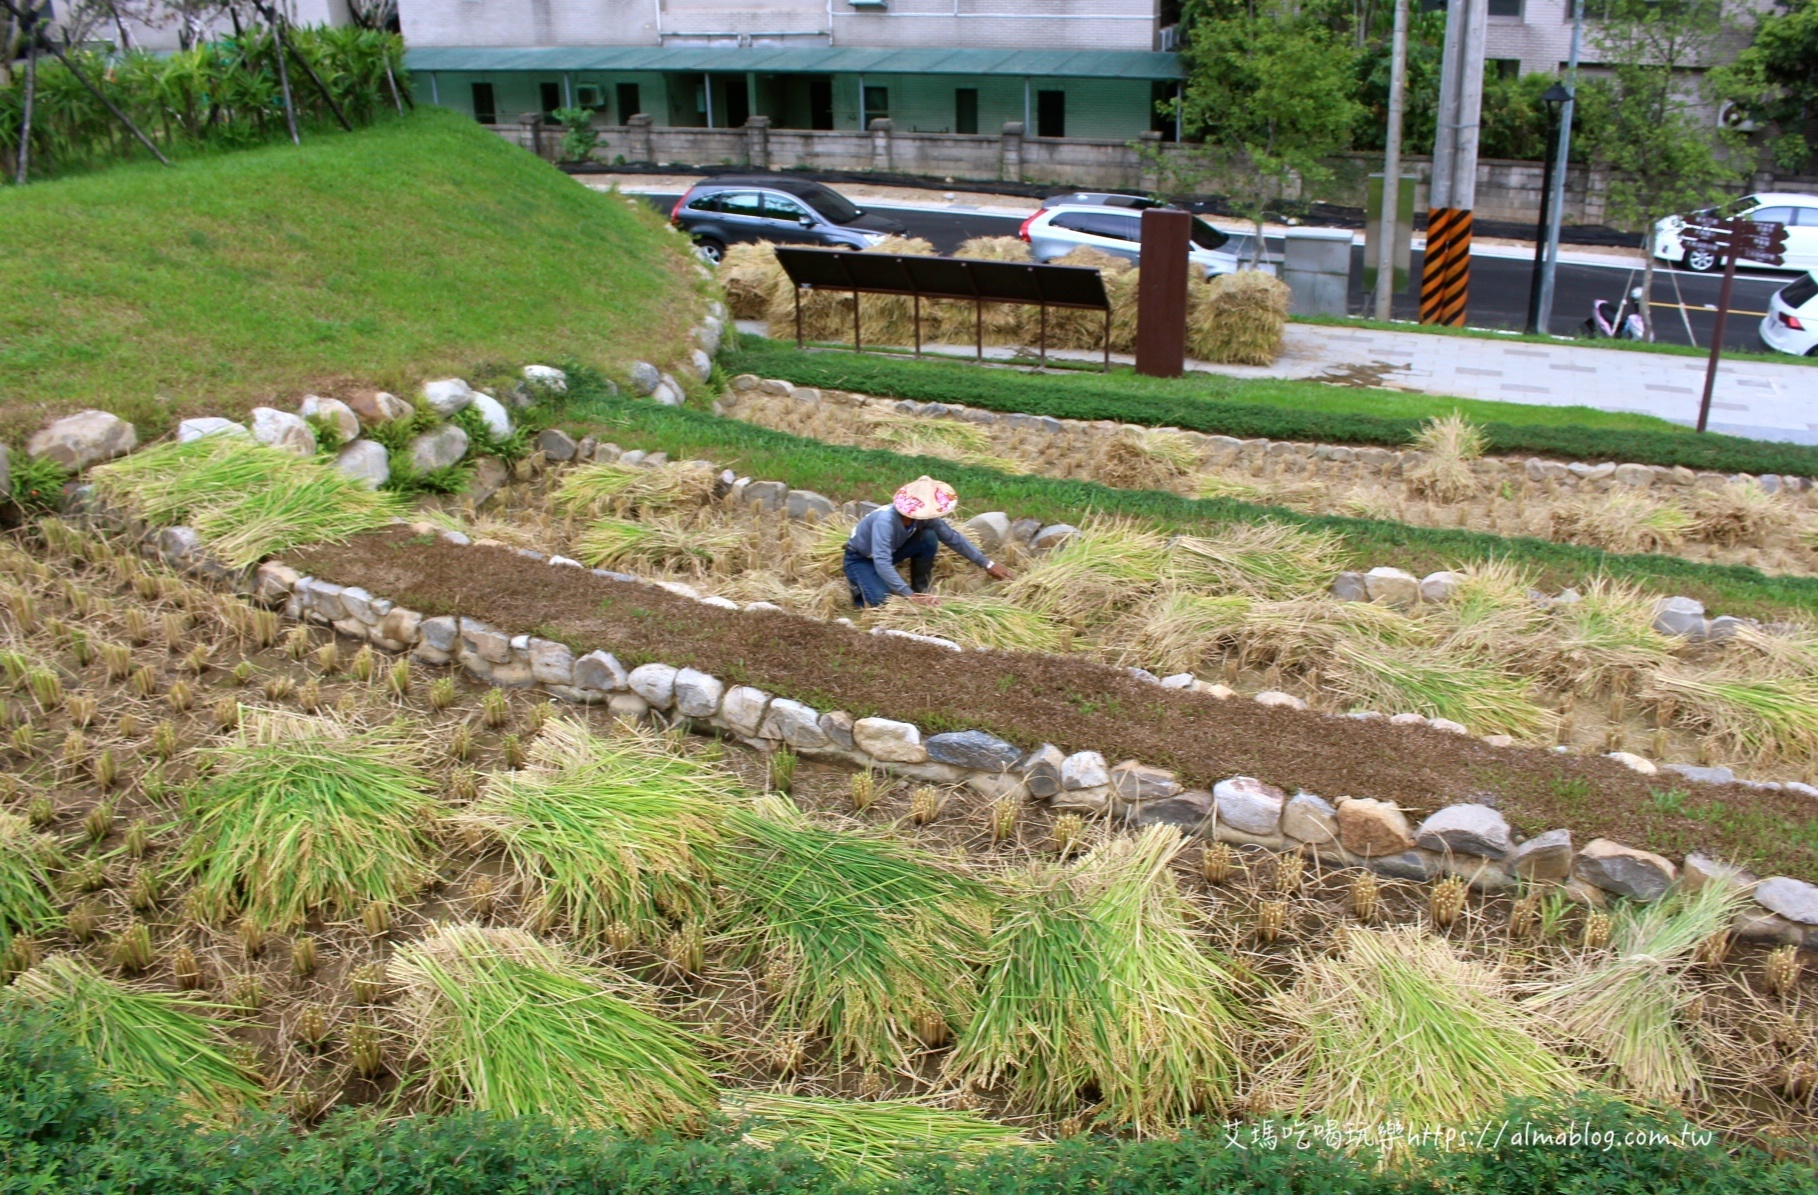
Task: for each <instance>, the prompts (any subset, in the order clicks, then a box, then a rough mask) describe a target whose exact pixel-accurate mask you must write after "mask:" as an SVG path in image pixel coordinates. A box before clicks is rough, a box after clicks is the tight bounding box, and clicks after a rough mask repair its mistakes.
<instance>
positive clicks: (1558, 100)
mask: <svg viewBox="0 0 1818 1195" xmlns="http://www.w3.org/2000/svg"><path fill="white" fill-rule="evenodd" d="M1571 98H1572V93H1571V92H1570V91H1568V90H1567V89H1566V88H1565V87H1564V86H1562V85H1560V84H1558V83H1555V84H1553V86H1551V87H1549V88H1547V89H1546V90H1545V91H1544V92H1542V93H1541V96H1540V102H1541V103H1543V104H1545V105H1546V106H1547V159H1546V164H1545V165H1544V166H1543V167H1542V173H1541V180H1540V221H1539V223H1538V224H1537V225H1536V227H1535V229H1534V275H1533V279H1532V280H1531V281H1530V282H1529V283H1528V326H1527V333H1528V335H1529V336H1534V335H1538V334H1539V333H1540V332H1541V326H1540V292H1541V286H1542V275H1543V274H1544V273H1545V271H1546V262H1547V231H1548V229H1550V228H1551V227H1552V214H1553V150H1554V147H1555V143H1556V142H1557V141H1558V139H1559V111H1560V109H1561V108H1563V107H1564V106H1565V105H1566V103H1567V102H1568V101H1569V100H1571Z"/></svg>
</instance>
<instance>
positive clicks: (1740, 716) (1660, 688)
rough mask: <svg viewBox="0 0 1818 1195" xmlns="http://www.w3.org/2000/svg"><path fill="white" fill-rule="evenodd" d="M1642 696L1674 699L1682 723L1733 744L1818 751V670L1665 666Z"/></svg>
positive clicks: (1751, 749) (1758, 750)
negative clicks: (1787, 673) (1782, 672)
mask: <svg viewBox="0 0 1818 1195" xmlns="http://www.w3.org/2000/svg"><path fill="white" fill-rule="evenodd" d="M1642 699H1643V700H1645V701H1651V702H1654V703H1656V704H1661V705H1665V704H1668V703H1670V704H1671V706H1672V709H1673V718H1674V720H1675V721H1676V722H1678V723H1679V724H1680V725H1681V726H1684V727H1686V728H1688V729H1691V730H1695V731H1698V732H1700V733H1703V734H1710V735H1715V736H1716V737H1717V738H1718V739H1720V740H1721V741H1723V742H1724V743H1725V744H1727V745H1728V746H1729V747H1730V748H1731V749H1733V750H1735V751H1738V752H1742V753H1745V754H1748V755H1752V756H1755V757H1758V758H1765V757H1767V756H1769V755H1772V754H1776V753H1777V754H1781V755H1787V756H1792V757H1794V758H1800V759H1809V758H1811V757H1812V756H1813V755H1815V754H1818V676H1792V677H1782V676H1772V675H1764V674H1761V673H1759V672H1757V671H1754V670H1751V669H1747V668H1739V667H1734V666H1732V667H1730V668H1726V669H1724V670H1722V671H1717V672H1705V673H1697V672H1692V671H1690V670H1688V669H1684V668H1664V669H1661V670H1660V671H1658V672H1656V673H1654V675H1653V676H1652V677H1651V678H1650V679H1649V681H1648V684H1647V687H1646V689H1644V690H1643V692H1642Z"/></svg>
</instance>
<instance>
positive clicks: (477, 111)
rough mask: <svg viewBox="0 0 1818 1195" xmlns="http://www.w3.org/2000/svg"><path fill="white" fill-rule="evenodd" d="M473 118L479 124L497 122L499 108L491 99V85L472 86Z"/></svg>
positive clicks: (479, 84) (476, 84) (478, 84)
mask: <svg viewBox="0 0 1818 1195" xmlns="http://www.w3.org/2000/svg"><path fill="white" fill-rule="evenodd" d="M473 118H474V119H475V120H477V121H479V122H480V123H481V124H497V123H498V122H499V106H498V104H497V103H496V102H495V101H494V100H493V98H492V84H490V83H475V84H474V85H473Z"/></svg>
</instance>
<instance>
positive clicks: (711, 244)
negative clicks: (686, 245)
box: [694, 237, 726, 266]
mask: <svg viewBox="0 0 1818 1195" xmlns="http://www.w3.org/2000/svg"><path fill="white" fill-rule="evenodd" d="M694 247H695V248H696V249H697V250H699V252H700V254H701V256H702V257H703V258H705V259H706V260H707V262H708V263H709V264H711V265H716V266H717V265H719V264H720V262H722V261H724V260H725V259H726V242H725V241H722V240H720V239H718V238H717V237H702V238H701V239H700V240H698V241H696V242H695V243H694Z"/></svg>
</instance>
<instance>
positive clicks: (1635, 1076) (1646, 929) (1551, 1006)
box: [1532, 880, 1743, 1104]
mask: <svg viewBox="0 0 1818 1195" xmlns="http://www.w3.org/2000/svg"><path fill="white" fill-rule="evenodd" d="M1742 903H1743V894H1742V892H1741V891H1740V890H1739V889H1738V888H1737V887H1736V886H1735V885H1733V884H1729V883H1726V882H1723V881H1721V880H1711V881H1709V882H1707V883H1705V884H1703V885H1702V886H1701V887H1699V888H1698V890H1697V891H1695V892H1687V891H1685V890H1683V889H1679V890H1675V891H1674V892H1673V893H1672V894H1670V895H1669V896H1668V897H1666V898H1663V899H1661V900H1657V901H1653V902H1652V903H1649V904H1640V905H1625V906H1624V907H1623V908H1622V909H1620V910H1618V912H1617V913H1616V915H1615V918H1614V925H1613V926H1612V928H1611V936H1610V944H1611V946H1612V947H1613V953H1611V954H1610V955H1608V956H1605V957H1604V958H1603V959H1601V960H1600V961H1591V960H1586V961H1585V962H1584V963H1582V964H1581V965H1580V966H1579V968H1578V969H1577V971H1576V972H1575V973H1574V974H1571V975H1569V976H1568V977H1567V978H1565V979H1564V980H1562V981H1561V982H1559V983H1557V984H1555V985H1554V986H1552V987H1550V988H1548V989H1546V990H1545V991H1543V992H1542V993H1540V995H1538V996H1537V997H1536V998H1535V999H1534V1000H1533V1002H1532V1006H1533V1007H1534V1008H1535V1009H1536V1010H1539V1011H1541V1012H1544V1013H1546V1014H1548V1015H1550V1016H1551V1017H1553V1018H1554V1019H1555V1020H1556V1021H1557V1023H1558V1024H1559V1026H1560V1027H1561V1028H1562V1029H1563V1030H1564V1031H1565V1033H1566V1034H1567V1035H1568V1036H1570V1037H1571V1038H1572V1039H1574V1040H1575V1041H1578V1042H1581V1043H1583V1044H1584V1045H1586V1046H1588V1047H1589V1048H1590V1049H1591V1050H1592V1051H1594V1052H1595V1054H1596V1055H1597V1056H1598V1057H1599V1058H1601V1059H1602V1060H1603V1061H1604V1062H1606V1063H1607V1064H1608V1066H1609V1073H1608V1078H1609V1080H1610V1082H1612V1083H1614V1084H1616V1085H1618V1086H1620V1087H1622V1088H1624V1089H1626V1090H1628V1091H1632V1092H1634V1093H1635V1094H1636V1095H1639V1096H1641V1097H1642V1098H1644V1099H1647V1100H1653V1101H1657V1102H1660V1103H1667V1104H1673V1103H1679V1102H1681V1101H1683V1100H1686V1099H1691V1098H1696V1097H1698V1096H1699V1095H1701V1094H1702V1083H1703V1081H1702V1076H1701V1074H1700V1070H1699V1065H1698V1058H1697V1054H1696V1053H1695V1052H1694V1050H1693V1048H1692V1043H1691V1041H1690V1039H1689V1037H1688V1035H1687V1031H1686V1026H1685V1011H1686V1008H1687V1006H1688V1005H1690V1004H1691V1003H1692V1002H1693V1001H1694V1000H1695V999H1696V998H1697V993H1695V992H1694V991H1693V990H1692V989H1691V987H1690V986H1689V984H1688V983H1687V981H1686V973H1687V971H1688V969H1689V968H1690V967H1691V966H1692V964H1693V962H1694V961H1695V959H1696V955H1697V952H1698V948H1699V946H1700V944H1702V943H1704V942H1706V941H1708V940H1709V939H1710V937H1711V936H1712V935H1713V934H1715V933H1718V932H1720V931H1722V930H1724V929H1725V928H1727V927H1728V926H1729V924H1730V922H1731V920H1732V919H1733V918H1734V916H1735V914H1736V910H1737V909H1738V908H1740V907H1741V906H1742Z"/></svg>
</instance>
